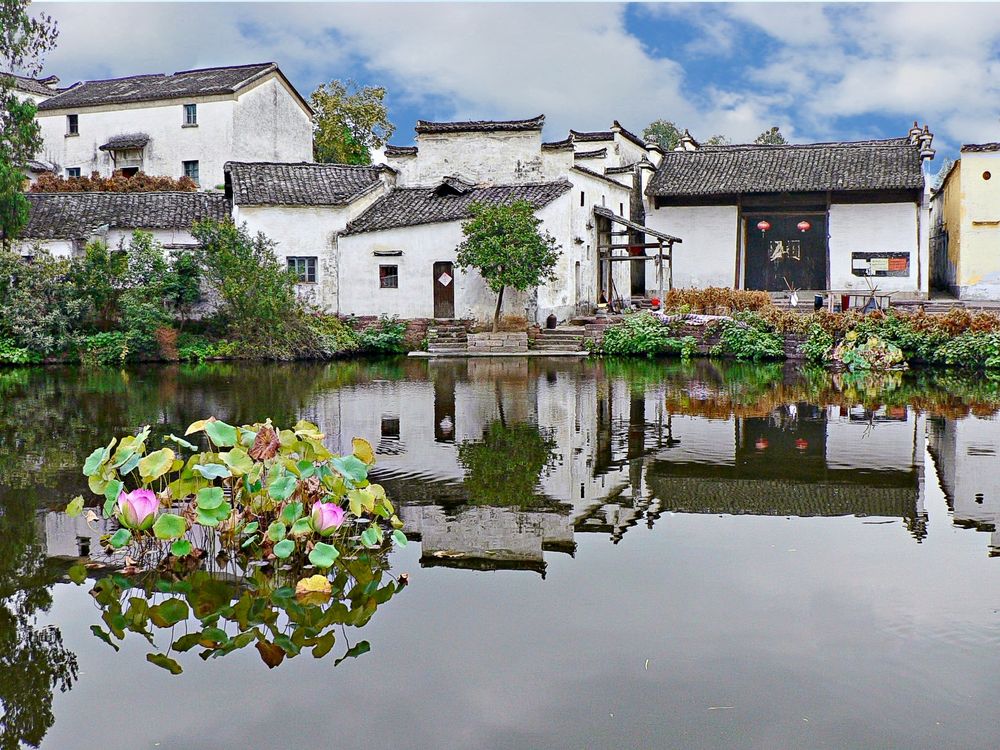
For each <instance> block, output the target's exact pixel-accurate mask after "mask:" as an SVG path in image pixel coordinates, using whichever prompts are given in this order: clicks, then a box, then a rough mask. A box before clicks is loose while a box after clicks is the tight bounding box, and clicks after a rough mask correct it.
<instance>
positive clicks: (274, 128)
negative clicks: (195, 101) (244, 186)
mask: <svg viewBox="0 0 1000 750" xmlns="http://www.w3.org/2000/svg"><path fill="white" fill-rule="evenodd" d="M233 117H234V120H233V146H232V151H233V154H234V155H233V156H232V159H233V160H237V161H277V162H297V161H312V158H313V154H312V117H311V116H310V114H309V113H308V112H307V111H306V110H305V109H303V107H302V105H301V104H300V102H299V101H298V99H297V98H296V97H295V95H294V94H292V92H291V91H289V90H288V88H287V87H286V86H285V84H284V83H283V82H282V81H281V79H280V78H278V77H277V75H272V76H271V77H269V78H267V79H265V80H264V82H263V83H260V84H258V85H255V86H252V87H249V88H247V89H244V90H242V91H240V94H239V97H238V98H237V100H236V109H235V111H234V113H233Z"/></svg>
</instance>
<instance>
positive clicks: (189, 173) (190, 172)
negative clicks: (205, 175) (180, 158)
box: [182, 161, 198, 182]
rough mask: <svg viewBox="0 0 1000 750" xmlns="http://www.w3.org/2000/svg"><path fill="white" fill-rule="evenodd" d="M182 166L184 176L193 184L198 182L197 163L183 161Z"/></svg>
mask: <svg viewBox="0 0 1000 750" xmlns="http://www.w3.org/2000/svg"><path fill="white" fill-rule="evenodd" d="M182 164H183V165H184V176H185V177H190V178H191V179H192V180H194V181H195V182H198V162H197V161H185V162H182Z"/></svg>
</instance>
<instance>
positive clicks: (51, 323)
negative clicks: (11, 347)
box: [0, 249, 87, 356]
mask: <svg viewBox="0 0 1000 750" xmlns="http://www.w3.org/2000/svg"><path fill="white" fill-rule="evenodd" d="M70 276H71V262H70V261H69V260H65V259H59V258H53V257H52V256H51V255H49V254H48V253H46V252H44V251H43V250H41V249H36V250H35V251H34V252H33V255H32V259H31V262H27V261H25V260H24V259H23V258H21V256H20V255H18V254H17V253H15V252H13V251H10V250H2V249H0V338H3V337H5V336H9V337H10V338H11V339H13V340H14V341H15V342H16V344H17V345H18V346H20V347H24V348H25V349H28V350H29V351H31V352H33V353H34V354H36V355H38V356H45V355H49V354H56V353H59V352H62V351H65V350H66V349H69V348H72V346H73V345H74V344H75V343H76V341H77V338H78V333H77V331H78V328H79V325H80V321H81V319H83V318H84V317H85V313H86V310H87V305H86V303H85V302H84V301H82V300H80V299H79V297H78V295H77V292H76V289H75V288H74V286H73V284H72V283H67V279H68V278H69V277H70Z"/></svg>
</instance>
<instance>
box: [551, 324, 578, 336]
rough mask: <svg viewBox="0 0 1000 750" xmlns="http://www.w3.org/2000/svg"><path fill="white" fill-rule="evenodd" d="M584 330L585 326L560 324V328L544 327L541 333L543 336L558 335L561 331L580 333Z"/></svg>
mask: <svg viewBox="0 0 1000 750" xmlns="http://www.w3.org/2000/svg"><path fill="white" fill-rule="evenodd" d="M583 331H584V327H583V326H559V327H558V328H543V329H542V330H541V334H542V335H543V336H556V335H558V334H560V333H579V334H582V333H583Z"/></svg>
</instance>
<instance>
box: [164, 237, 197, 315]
mask: <svg viewBox="0 0 1000 750" xmlns="http://www.w3.org/2000/svg"><path fill="white" fill-rule="evenodd" d="M163 286H164V298H165V301H166V303H167V304H168V305H169V306H170V308H171V309H173V311H174V313H175V314H176V315H177V317H179V318H180V327H181V328H182V329H183V328H184V324H185V323H186V322H187V321H188V318H190V317H191V313H192V311H193V309H194V307H195V305H197V304H198V303H199V302H201V300H202V295H201V266H199V265H198V259H197V258H196V257H195V256H194V255H193V254H191V253H188V252H184V251H182V250H181V251H175V252H174V253H173V254H172V255H171V256H170V269H169V271H168V272H167V275H166V277H165V279H164V284H163Z"/></svg>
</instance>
